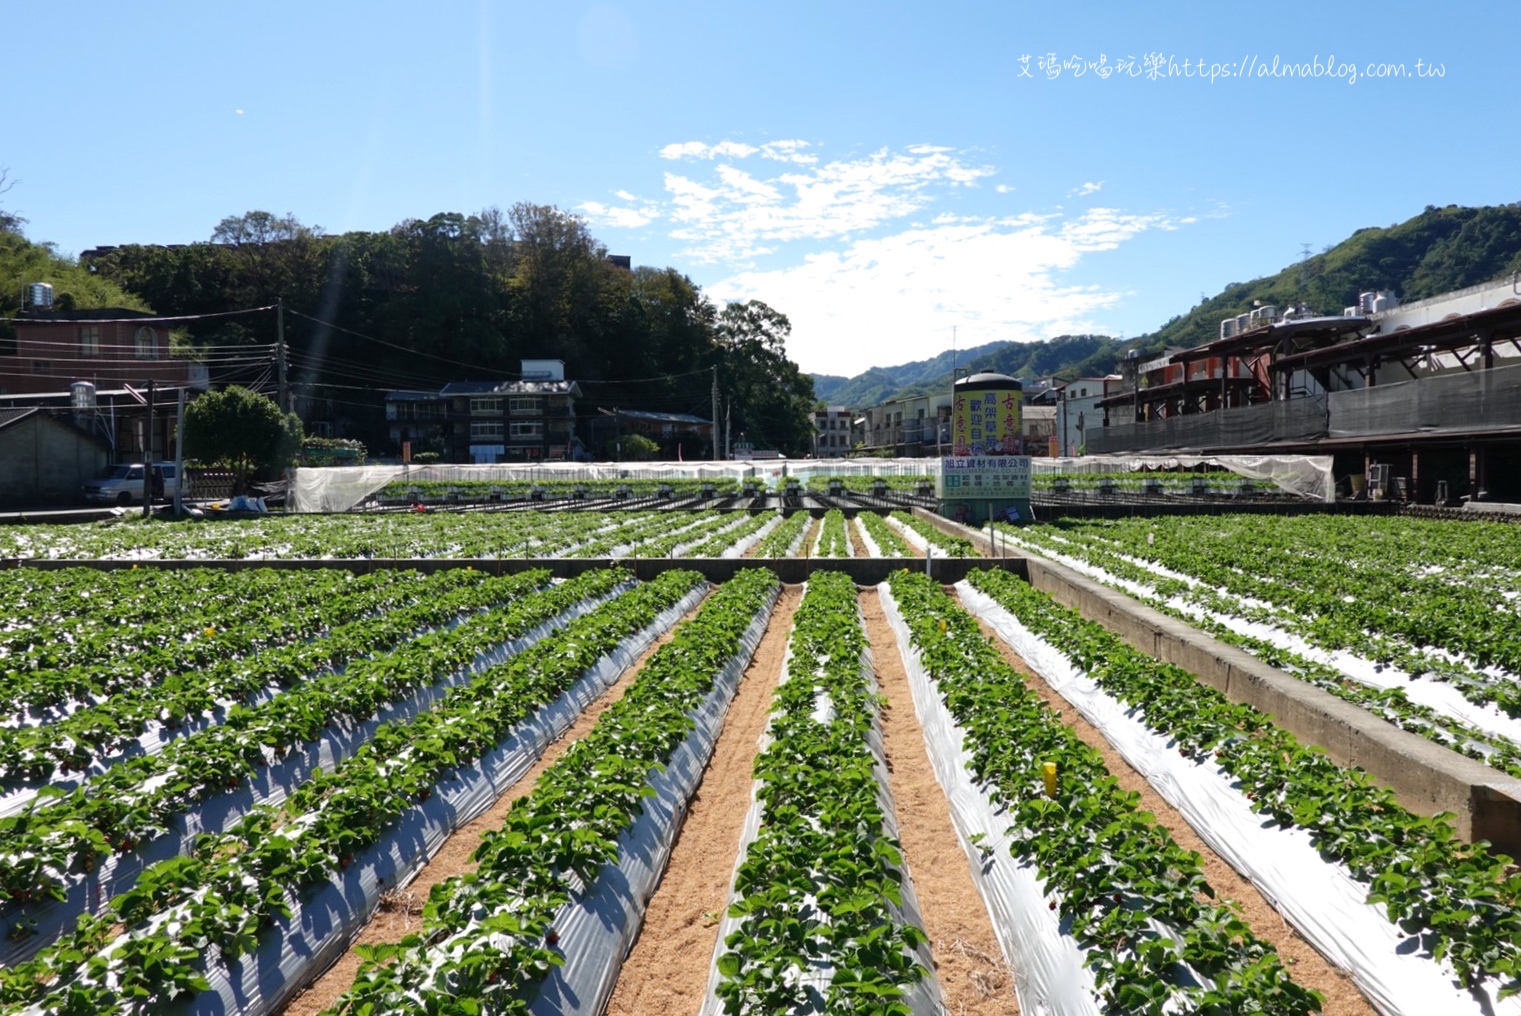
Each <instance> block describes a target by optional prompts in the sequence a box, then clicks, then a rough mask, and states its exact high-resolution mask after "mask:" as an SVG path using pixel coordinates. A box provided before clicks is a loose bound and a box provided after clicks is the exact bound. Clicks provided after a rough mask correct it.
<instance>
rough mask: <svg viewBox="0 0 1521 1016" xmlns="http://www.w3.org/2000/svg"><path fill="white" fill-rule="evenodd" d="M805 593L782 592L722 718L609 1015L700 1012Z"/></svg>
mask: <svg viewBox="0 0 1521 1016" xmlns="http://www.w3.org/2000/svg"><path fill="white" fill-rule="evenodd" d="M801 599H802V587H801V586H789V587H787V588H785V589H784V590H783V592H782V595H781V599H780V600H779V601H778V602H777V605H776V610H775V612H774V613H772V615H771V623H770V624H769V625H767V627H766V634H765V636H764V637H763V638H762V639H761V643H760V646H759V647H758V648H757V649H756V651H755V657H754V659H752V660H751V661H750V666H749V668H748V669H746V671H745V675H744V678H743V679H742V680H741V681H740V684H739V688H738V690H737V691H736V692H735V695H734V701H733V702H732V703H731V704H730V706H729V711H728V713H727V715H726V716H725V717H724V727H723V732H722V733H721V734H720V735H719V737H718V741H717V742H716V743H715V745H714V748H713V757H712V758H711V759H710V760H709V761H708V767H707V769H706V771H705V772H704V773H703V778H702V783H701V784H699V785H698V787H697V792H696V794H695V795H694V796H693V797H692V801H691V805H690V807H689V808H688V810H687V816H686V820H685V821H684V822H683V823H682V825H681V833H680V834H679V836H678V837H677V839H676V844H675V846H674V847H673V848H672V849H671V859H670V862H669V863H668V864H667V865H666V870H665V875H664V876H662V878H661V880H660V887H659V888H658V889H656V890H655V895H654V896H652V897H650V902H649V905H648V906H647V907H646V909H645V914H644V924H643V925H642V926H641V928H640V931H639V937H638V938H637V939H636V940H635V941H634V946H633V949H632V950H630V952H629V955H628V958H627V959H626V960H625V961H624V963H623V969H622V971H621V972H620V973H619V975H618V985H617V987H616V988H615V989H614V991H613V997H612V1000H611V1001H610V1002H609V1003H608V1007H607V1010H606V1016H652V1014H656V1013H672V1014H692V1013H696V1012H697V1011H698V1009H699V1008H700V1007H701V1005H702V1000H703V997H704V995H705V994H706V993H707V987H708V971H709V969H710V968H711V966H712V962H713V949H714V947H715V945H716V944H717V941H718V921H719V918H720V917H721V916H722V912H723V910H724V909H725V908H726V907H727V905H728V899H729V888H730V885H731V883H732V881H733V877H734V864H735V860H736V857H737V854H738V849H739V836H740V828H741V827H742V826H743V825H744V820H745V813H746V812H747V811H749V809H750V792H751V788H752V786H753V784H754V775H753V770H754V766H755V755H756V751H757V748H758V742H759V740H760V736H761V734H762V733H763V732H764V730H765V728H766V720H767V717H768V716H769V715H770V712H771V698H772V695H773V694H774V692H775V691H776V683H777V679H778V678H779V677H780V676H781V670H782V661H783V659H784V658H785V655H786V651H787V639H788V637H789V635H790V634H791V632H792V615H793V613H794V612H795V611H796V610H797V606H798V602H799V601H800V600H801Z"/></svg>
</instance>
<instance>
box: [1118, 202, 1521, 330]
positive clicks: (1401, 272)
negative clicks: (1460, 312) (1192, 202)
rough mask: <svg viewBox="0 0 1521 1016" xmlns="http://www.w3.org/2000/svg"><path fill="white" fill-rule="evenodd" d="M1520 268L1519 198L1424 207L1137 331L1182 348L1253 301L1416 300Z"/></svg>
mask: <svg viewBox="0 0 1521 1016" xmlns="http://www.w3.org/2000/svg"><path fill="white" fill-rule="evenodd" d="M1518 270H1521V203H1518V204H1509V205H1499V206H1495V207H1489V208H1461V207H1459V206H1457V205H1448V206H1447V207H1446V208H1436V207H1434V206H1429V205H1428V206H1427V208H1426V210H1425V211H1424V212H1422V213H1421V214H1419V215H1417V216H1415V217H1414V218H1411V219H1407V220H1405V221H1404V222H1401V223H1398V224H1396V225H1393V226H1390V227H1389V228H1387V229H1383V228H1380V227H1377V226H1370V227H1369V228H1367V229H1359V230H1358V231H1357V232H1355V233H1353V234H1352V235H1351V236H1350V237H1348V238H1347V239H1345V240H1343V241H1342V242H1341V243H1339V244H1337V245H1336V246H1334V247H1332V248H1331V249H1330V250H1328V251H1324V252H1322V253H1320V254H1317V255H1315V256H1313V257H1310V258H1307V259H1305V260H1304V261H1300V262H1298V263H1296V264H1293V265H1290V266H1289V267H1287V268H1285V269H1284V270H1283V271H1281V272H1279V273H1278V274H1277V275H1273V276H1269V277H1268V278H1264V279H1254V280H1252V281H1251V282H1233V283H1231V284H1230V285H1229V286H1226V287H1225V289H1224V291H1222V292H1221V293H1219V294H1218V295H1216V296H1214V297H1212V298H1211V299H1209V300H1206V301H1204V302H1203V303H1201V304H1199V305H1198V306H1197V307H1195V308H1194V309H1193V310H1191V311H1189V312H1188V313H1187V314H1185V315H1183V316H1181V317H1176V318H1173V319H1172V320H1171V321H1169V322H1167V324H1165V325H1163V326H1162V327H1161V328H1159V329H1158V330H1157V331H1155V332H1153V333H1151V334H1149V335H1145V336H1142V337H1141V338H1140V340H1139V341H1140V343H1141V344H1142V346H1143V347H1144V348H1145V349H1147V350H1148V351H1150V350H1156V349H1161V348H1163V347H1166V346H1177V347H1183V348H1187V347H1189V346H1197V345H1201V344H1203V343H1205V342H1209V341H1210V340H1212V339H1215V338H1217V337H1219V334H1220V320H1221V319H1222V318H1225V317H1228V316H1231V315H1235V314H1241V313H1244V312H1246V311H1249V310H1251V308H1252V302H1253V301H1261V302H1262V303H1263V304H1272V305H1273V306H1275V307H1280V308H1282V307H1286V306H1289V305H1291V304H1294V303H1300V302H1303V303H1304V304H1306V305H1308V306H1309V307H1310V309H1311V310H1314V311H1316V312H1317V313H1320V314H1340V313H1341V312H1342V309H1343V308H1345V307H1349V306H1351V305H1352V304H1354V303H1356V302H1357V294H1359V293H1365V292H1369V291H1373V290H1380V289H1387V290H1393V291H1394V293H1395V295H1397V296H1398V297H1399V298H1400V299H1401V300H1402V301H1406V302H1408V301H1411V300H1423V299H1425V298H1427V297H1430V296H1438V295H1440V294H1442V293H1447V292H1451V291H1452V290H1454V289H1463V288H1465V287H1467V286H1476V285H1478V284H1480V283H1482V282H1489V281H1491V280H1493V279H1498V278H1501V277H1503V276H1505V275H1508V274H1510V273H1511V272H1515V271H1518Z"/></svg>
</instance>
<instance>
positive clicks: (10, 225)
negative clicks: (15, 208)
mask: <svg viewBox="0 0 1521 1016" xmlns="http://www.w3.org/2000/svg"><path fill="white" fill-rule="evenodd" d="M10 175H11V171H10V170H9V169H8V168H5V167H0V194H4V193H5V192H6V191H8V190H10V189H11V188H12V187H14V186H16V181H15V180H12V179H10ZM24 225H26V220H25V219H23V218H22V217H21V216H19V215H17V214H16V213H15V212H7V211H6V210H5V209H3V208H0V233H20V232H21V227H22V226H24Z"/></svg>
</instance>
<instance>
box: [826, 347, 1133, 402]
mask: <svg viewBox="0 0 1521 1016" xmlns="http://www.w3.org/2000/svg"><path fill="white" fill-rule="evenodd" d="M1122 355H1123V353H1122V352H1121V346H1120V343H1119V342H1117V341H1116V340H1114V339H1111V338H1110V337H1108V336H1107V335H1062V336H1059V337H1057V338H1054V339H1049V340H1047V341H1044V342H989V343H987V344H985V345H981V346H973V347H972V348H970V349H960V350H950V349H948V350H946V351H945V352H943V353H941V354H939V355H938V356H933V357H931V358H930V359H928V360H916V361H914V362H913V363H905V364H900V365H898V366H896V367H873V368H872V369H870V370H868V371H866V372H865V373H864V374H857V375H856V376H855V377H852V378H844V377H840V376H838V375H830V374H815V375H814V376H813V394H814V397H815V398H817V399H818V400H819V401H820V402H824V403H827V404H829V405H831V406H847V407H849V408H851V409H864V408H865V407H867V406H875V405H878V404H880V403H882V402H885V401H887V400H888V399H892V398H907V397H910V396H914V395H922V394H924V393H925V392H930V391H940V390H949V388H950V386H951V369H952V367H953V366H954V367H961V368H969V369H971V370H973V371H982V370H988V371H994V372H996V373H999V374H1009V375H1011V376H1013V377H1017V378H1019V379H1020V380H1022V381H1033V380H1034V379H1035V378H1037V377H1045V376H1047V375H1050V374H1058V373H1059V374H1061V375H1062V376H1063V377H1077V376H1079V375H1091V374H1107V373H1109V372H1110V371H1112V370H1114V369H1115V365H1116V364H1117V363H1118V362H1119V358H1120V357H1121V356H1122Z"/></svg>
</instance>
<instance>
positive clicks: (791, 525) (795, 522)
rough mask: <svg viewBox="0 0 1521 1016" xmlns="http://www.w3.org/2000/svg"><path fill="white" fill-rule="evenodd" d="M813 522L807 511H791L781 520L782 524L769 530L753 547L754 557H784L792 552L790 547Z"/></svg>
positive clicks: (795, 543)
mask: <svg viewBox="0 0 1521 1016" xmlns="http://www.w3.org/2000/svg"><path fill="white" fill-rule="evenodd" d="M812 523H813V516H811V515H809V514H808V513H807V512H793V513H792V514H791V515H788V516H787V517H786V518H785V519H783V520H782V524H781V525H779V526H777V527H776V528H775V529H773V530H771V534H770V535H769V536H767V537H766V538H765V539H764V540H762V541H761V542H760V543H759V544H757V545H756V548H755V556H756V557H786V556H788V555H789V554H791V553H792V548H793V547H794V546H796V545H797V542H798V541H799V540H801V539H802V538H803V534H804V533H805V532H807V531H808V527H809V526H810V525H811V524H812Z"/></svg>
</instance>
